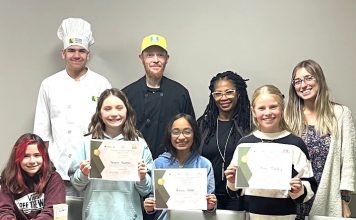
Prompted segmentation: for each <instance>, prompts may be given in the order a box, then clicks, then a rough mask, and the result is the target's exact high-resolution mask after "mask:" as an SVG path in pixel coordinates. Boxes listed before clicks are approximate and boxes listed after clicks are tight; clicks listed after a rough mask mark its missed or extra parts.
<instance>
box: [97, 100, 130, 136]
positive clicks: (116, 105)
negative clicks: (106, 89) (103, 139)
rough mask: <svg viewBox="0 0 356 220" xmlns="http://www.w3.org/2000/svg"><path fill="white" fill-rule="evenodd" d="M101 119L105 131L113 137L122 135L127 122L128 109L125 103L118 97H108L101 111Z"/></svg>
mask: <svg viewBox="0 0 356 220" xmlns="http://www.w3.org/2000/svg"><path fill="white" fill-rule="evenodd" d="M100 115H101V119H102V120H103V122H104V124H105V131H106V132H107V133H108V134H109V135H111V134H113V136H116V134H118V133H121V131H122V127H123V125H124V123H125V121H126V115H127V109H126V106H125V104H124V102H123V101H122V100H121V99H120V98H119V97H117V96H114V95H110V96H108V97H107V98H106V99H105V100H104V102H103V104H102V106H101V109H100Z"/></svg>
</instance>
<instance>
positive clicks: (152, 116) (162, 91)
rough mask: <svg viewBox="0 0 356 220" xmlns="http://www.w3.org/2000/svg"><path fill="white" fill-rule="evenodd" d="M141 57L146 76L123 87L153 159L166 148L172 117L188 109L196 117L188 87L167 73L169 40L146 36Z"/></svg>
mask: <svg viewBox="0 0 356 220" xmlns="http://www.w3.org/2000/svg"><path fill="white" fill-rule="evenodd" d="M139 58H140V60H141V62H142V64H143V67H144V69H145V76H143V77H142V78H140V79H139V80H137V81H136V82H134V83H132V84H130V85H128V86H127V87H125V88H124V89H123V91H124V92H125V93H126V95H127V97H128V99H129V101H130V103H131V105H132V107H133V108H134V110H135V112H136V117H137V128H138V129H139V130H140V131H141V132H142V134H143V136H144V138H145V140H146V141H147V143H148V146H149V147H150V150H151V153H152V157H153V159H156V158H157V157H158V155H160V154H161V153H163V152H164V151H165V148H164V146H163V135H162V134H163V133H164V132H165V128H166V125H167V123H168V122H169V120H171V118H172V117H173V116H174V115H176V114H178V113H186V114H190V115H192V116H193V117H195V114H194V110H193V105H192V102H191V99H190V96H189V92H188V90H187V89H186V88H185V87H184V86H182V85H181V84H179V83H178V82H176V81H173V80H171V79H168V78H167V77H165V76H164V70H165V67H166V64H167V62H168V60H169V55H168V52H167V41H166V39H165V38H164V37H162V36H160V35H158V34H151V35H149V36H146V37H145V38H144V39H143V41H142V44H141V53H140V55H139Z"/></svg>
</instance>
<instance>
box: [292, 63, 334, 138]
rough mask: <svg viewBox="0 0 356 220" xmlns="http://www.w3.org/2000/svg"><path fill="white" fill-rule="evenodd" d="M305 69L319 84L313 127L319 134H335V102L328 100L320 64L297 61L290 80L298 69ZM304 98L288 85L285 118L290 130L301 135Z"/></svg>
mask: <svg viewBox="0 0 356 220" xmlns="http://www.w3.org/2000/svg"><path fill="white" fill-rule="evenodd" d="M302 68H305V70H306V71H307V72H308V73H310V74H311V75H312V76H313V77H315V80H316V82H317V83H318V85H319V90H318V93H317V95H316V98H315V101H314V106H315V109H316V112H317V119H316V120H317V122H316V125H315V129H316V130H317V131H318V133H319V134H320V135H326V134H332V135H338V134H337V123H336V117H335V113H334V108H333V106H334V105H335V104H336V103H334V102H332V101H331V100H330V94H329V88H328V85H327V83H326V80H325V76H324V73H323V70H322V68H321V66H320V65H319V64H318V63H317V62H315V61H314V60H303V61H301V62H300V63H298V64H297V65H296V66H295V67H294V69H293V73H292V80H294V78H295V74H296V72H297V71H298V70H299V69H302ZM303 108H304V100H303V99H301V98H300V97H299V96H298V95H297V93H296V91H295V88H294V86H293V85H292V84H290V86H289V99H288V104H287V108H286V120H287V123H288V124H289V126H290V127H291V129H292V131H293V132H294V133H296V134H298V135H301V134H302V132H303V131H304V127H305V119H304V113H303Z"/></svg>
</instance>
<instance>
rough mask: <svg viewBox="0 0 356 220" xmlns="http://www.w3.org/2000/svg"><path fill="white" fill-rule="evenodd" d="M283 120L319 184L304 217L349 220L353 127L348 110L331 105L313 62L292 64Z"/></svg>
mask: <svg viewBox="0 0 356 220" xmlns="http://www.w3.org/2000/svg"><path fill="white" fill-rule="evenodd" d="M286 120H287V123H288V125H289V126H290V128H291V129H292V131H293V132H294V133H296V134H298V135H299V136H301V137H302V138H303V140H304V141H305V143H306V145H307V148H308V152H309V155H310V157H311V161H312V166H313V172H314V176H315V178H316V180H317V182H318V184H319V187H318V191H317V193H316V195H315V197H314V202H313V200H311V202H309V203H306V204H304V205H303V207H302V209H303V212H304V215H308V214H309V212H310V215H321V216H334V217H341V216H342V217H350V215H351V212H350V209H349V206H348V204H349V202H350V194H351V192H353V191H355V157H354V155H355V148H356V141H355V126H354V123H353V119H352V116H351V111H350V110H349V108H347V107H346V106H343V105H340V104H337V103H335V102H332V101H331V99H330V94H329V89H328V86H327V83H326V80H325V76H324V73H323V70H322V68H321V67H320V65H319V64H318V63H316V62H315V61H314V60H304V61H302V62H300V63H298V64H297V65H296V67H295V68H294V70H293V73H292V82H291V85H290V87H289V100H288V104H287V108H286Z"/></svg>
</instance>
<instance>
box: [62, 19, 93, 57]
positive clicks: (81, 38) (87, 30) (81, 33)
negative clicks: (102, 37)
mask: <svg viewBox="0 0 356 220" xmlns="http://www.w3.org/2000/svg"><path fill="white" fill-rule="evenodd" d="M57 36H58V38H59V39H60V40H62V41H63V49H66V48H67V47H69V46H72V45H78V46H82V47H84V48H85V49H86V50H88V51H89V46H91V45H92V44H94V38H93V35H92V32H91V26H90V24H89V23H88V22H87V21H85V20H83V19H81V18H67V19H64V20H63V21H62V24H61V25H60V26H59V28H58V31H57Z"/></svg>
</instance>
